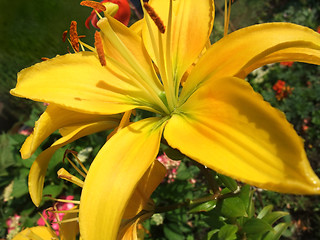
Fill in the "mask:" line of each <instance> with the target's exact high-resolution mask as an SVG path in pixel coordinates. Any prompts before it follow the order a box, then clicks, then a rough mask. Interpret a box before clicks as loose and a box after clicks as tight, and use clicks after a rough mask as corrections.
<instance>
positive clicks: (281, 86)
mask: <svg viewBox="0 0 320 240" xmlns="http://www.w3.org/2000/svg"><path fill="white" fill-rule="evenodd" d="M272 89H273V90H274V91H276V98H277V100H278V101H280V100H282V99H284V98H286V97H287V96H288V95H289V94H291V93H292V90H293V88H292V87H290V86H286V82H285V81H282V80H278V81H277V82H276V83H275V84H274V85H273V87H272Z"/></svg>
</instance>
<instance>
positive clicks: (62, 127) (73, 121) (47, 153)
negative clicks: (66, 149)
mask: <svg viewBox="0 0 320 240" xmlns="http://www.w3.org/2000/svg"><path fill="white" fill-rule="evenodd" d="M119 122H120V118H119V116H116V115H110V116H103V115H95V114H86V113H80V112H75V111H72V110H68V109H64V108H61V107H59V106H57V105H55V104H50V105H49V106H48V107H47V109H46V111H45V112H44V113H43V114H42V115H41V116H40V118H39V120H38V121H37V122H36V124H35V128H34V130H33V132H32V134H31V135H30V136H29V137H28V138H27V139H26V141H25V142H24V144H23V145H22V148H21V150H20V152H21V156H22V158H24V159H27V158H29V157H30V156H31V155H32V154H33V153H34V152H35V150H36V149H37V148H38V147H39V145H40V144H41V142H43V141H44V140H45V139H46V138H47V137H48V136H49V135H50V134H52V133H53V132H54V131H56V130H57V129H59V132H60V134H61V135H62V137H61V138H60V139H58V140H57V141H55V142H54V143H53V144H52V145H51V146H50V147H49V148H47V149H46V150H44V151H43V152H41V153H40V154H39V155H38V157H37V158H36V160H35V161H34V162H33V164H32V166H31V169H30V172H29V179H28V186H29V192H30V196H31V199H32V201H33V203H34V204H35V205H36V206H39V204H40V202H41V198H42V190H43V185H44V180H45V175H46V170H47V167H48V164H49V161H50V159H51V157H52V156H53V154H54V153H55V152H56V151H57V150H58V149H59V148H61V147H63V146H65V145H67V144H69V143H71V142H73V141H75V140H77V139H79V138H81V137H83V136H86V135H90V134H93V133H95V132H99V131H103V130H107V129H112V128H114V127H116V126H117V125H118V124H119Z"/></svg>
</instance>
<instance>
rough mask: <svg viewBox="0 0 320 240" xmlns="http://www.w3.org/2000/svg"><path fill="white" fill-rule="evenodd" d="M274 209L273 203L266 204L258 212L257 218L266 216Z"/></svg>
mask: <svg viewBox="0 0 320 240" xmlns="http://www.w3.org/2000/svg"><path fill="white" fill-rule="evenodd" d="M272 209H273V206H272V205H268V206H265V207H264V208H263V209H262V210H261V211H260V212H259V214H258V216H257V218H260V219H262V218H263V217H264V216H266V215H267V214H269V213H270V212H271V211H272Z"/></svg>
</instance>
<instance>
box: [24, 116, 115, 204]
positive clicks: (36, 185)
mask: <svg viewBox="0 0 320 240" xmlns="http://www.w3.org/2000/svg"><path fill="white" fill-rule="evenodd" d="M115 126H116V123H115V122H111V121H105V122H104V121H102V122H97V123H90V124H87V125H80V126H78V127H76V126H74V131H72V132H70V133H69V134H68V135H66V136H64V137H62V138H59V139H58V140H57V141H55V142H54V143H53V144H52V145H51V146H50V147H49V148H47V149H46V150H44V151H43V152H41V153H40V154H39V156H38V157H37V158H36V160H35V161H34V163H33V164H32V166H31V169H30V172H29V179H28V185H29V193H30V197H31V199H32V201H33V203H34V204H35V205H36V206H39V204H40V201H41V198H42V189H43V184H44V179H45V175H46V171H47V168H48V164H49V161H50V159H51V157H52V156H53V154H54V153H55V152H56V151H57V150H58V149H59V148H61V147H63V146H65V145H67V144H68V143H70V142H73V141H75V140H76V139H79V138H81V137H83V136H86V135H89V134H92V133H95V132H99V131H102V130H105V129H108V128H113V127H115ZM61 160H62V159H61Z"/></svg>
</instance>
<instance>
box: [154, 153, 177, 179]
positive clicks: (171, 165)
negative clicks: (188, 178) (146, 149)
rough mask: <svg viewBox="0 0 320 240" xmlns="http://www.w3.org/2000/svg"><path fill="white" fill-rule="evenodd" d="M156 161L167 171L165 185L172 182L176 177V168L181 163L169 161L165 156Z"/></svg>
mask: <svg viewBox="0 0 320 240" xmlns="http://www.w3.org/2000/svg"><path fill="white" fill-rule="evenodd" d="M157 160H158V161H159V162H161V163H162V164H163V165H164V166H165V167H166V169H167V174H166V177H167V183H172V182H174V179H175V178H176V177H177V173H178V168H179V166H180V163H181V161H174V160H172V159H170V158H169V157H168V156H167V155H166V154H163V155H161V156H158V157H157Z"/></svg>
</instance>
